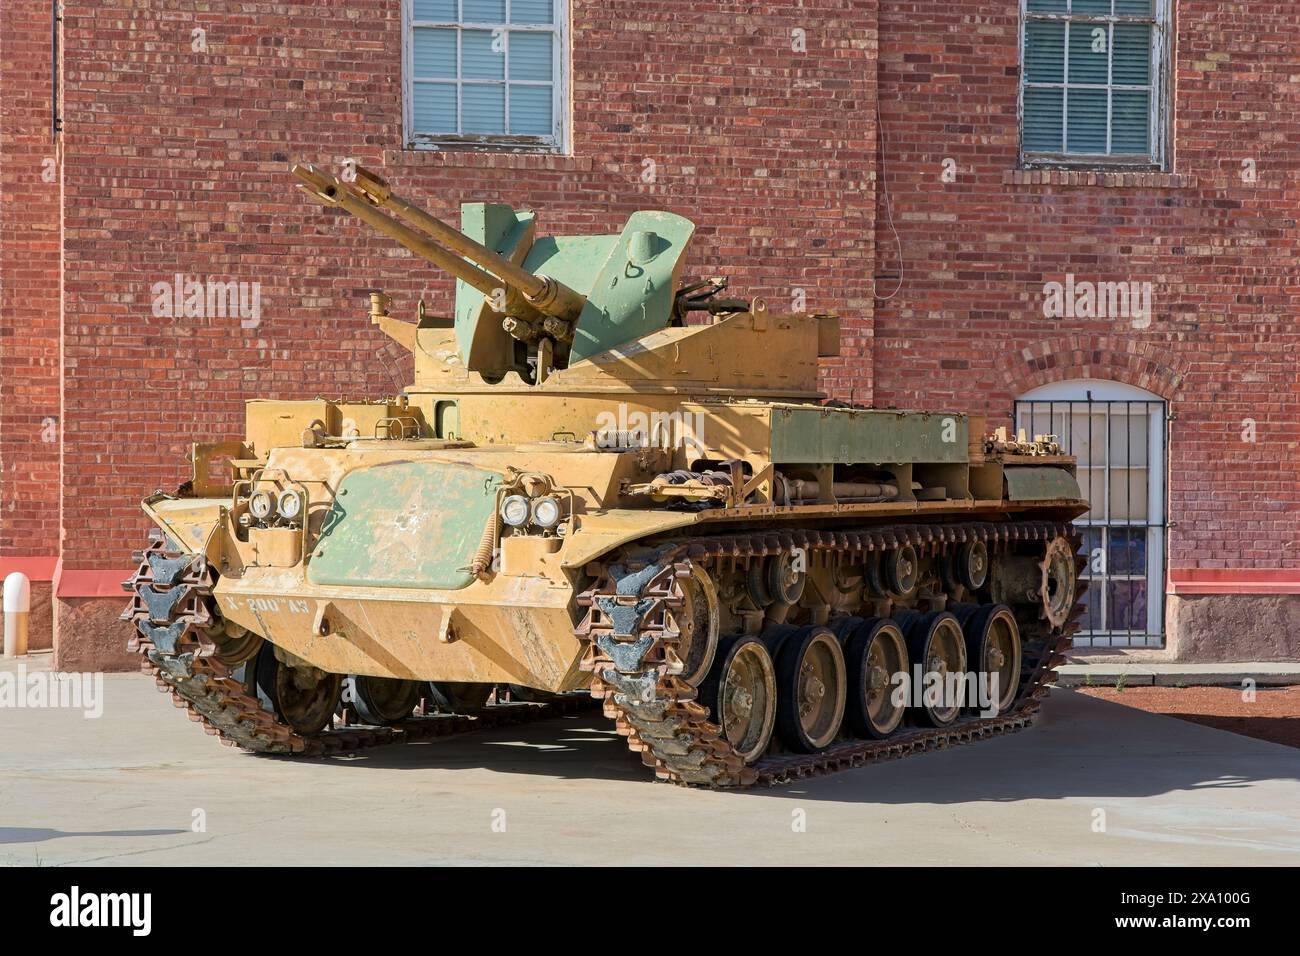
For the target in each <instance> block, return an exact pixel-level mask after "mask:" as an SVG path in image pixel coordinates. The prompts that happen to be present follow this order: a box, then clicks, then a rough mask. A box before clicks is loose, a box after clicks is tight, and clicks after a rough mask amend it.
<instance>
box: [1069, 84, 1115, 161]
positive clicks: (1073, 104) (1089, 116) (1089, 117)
mask: <svg viewBox="0 0 1300 956" xmlns="http://www.w3.org/2000/svg"><path fill="white" fill-rule="evenodd" d="M1067 102H1068V107H1069V115H1068V129H1067V130H1066V136H1065V148H1066V149H1067V150H1068V151H1069V152H1071V153H1104V152H1106V91H1105V90H1070V92H1069V100H1068V101H1067Z"/></svg>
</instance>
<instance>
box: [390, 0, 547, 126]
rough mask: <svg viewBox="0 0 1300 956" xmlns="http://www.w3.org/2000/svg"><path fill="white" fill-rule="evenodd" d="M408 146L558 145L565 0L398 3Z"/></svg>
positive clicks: (410, 0)
mask: <svg viewBox="0 0 1300 956" xmlns="http://www.w3.org/2000/svg"><path fill="white" fill-rule="evenodd" d="M403 12H404V15H405V17H406V21H407V26H406V29H405V34H404V35H405V43H404V50H403V63H404V71H405V77H404V79H405V83H404V86H405V91H406V93H405V119H406V141H407V144H408V145H410V146H416V147H418V146H439V145H466V146H489V147H491V146H507V147H516V148H536V149H563V148H564V146H565V129H566V127H567V122H566V117H565V109H566V101H567V86H568V56H569V53H568V36H567V33H568V11H567V0H405V3H404V4H403Z"/></svg>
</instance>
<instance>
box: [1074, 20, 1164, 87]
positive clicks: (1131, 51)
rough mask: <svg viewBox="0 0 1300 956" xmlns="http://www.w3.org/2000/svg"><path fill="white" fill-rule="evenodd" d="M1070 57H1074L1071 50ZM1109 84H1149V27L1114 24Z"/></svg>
mask: <svg viewBox="0 0 1300 956" xmlns="http://www.w3.org/2000/svg"><path fill="white" fill-rule="evenodd" d="M1070 56H1071V57H1073V56H1074V50H1073V48H1071V50H1070ZM1111 82H1113V83H1115V84H1116V85H1118V86H1147V85H1148V84H1149V83H1150V82H1151V25H1150V24H1149V23H1117V24H1115V66H1114V72H1113V74H1112V80H1111Z"/></svg>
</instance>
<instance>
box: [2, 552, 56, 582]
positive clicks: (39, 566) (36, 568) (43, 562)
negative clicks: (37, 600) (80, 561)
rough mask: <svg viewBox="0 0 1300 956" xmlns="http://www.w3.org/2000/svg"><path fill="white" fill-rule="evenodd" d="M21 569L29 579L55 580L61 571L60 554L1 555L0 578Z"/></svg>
mask: <svg viewBox="0 0 1300 956" xmlns="http://www.w3.org/2000/svg"><path fill="white" fill-rule="evenodd" d="M15 571H21V572H22V573H23V574H25V575H27V579H28V580H29V581H53V580H54V579H55V577H57V576H58V573H59V558H58V555H50V556H47V555H36V556H31V557H21V558H19V557H0V578H3V577H5V576H7V575H10V574H13V573H14V572H15Z"/></svg>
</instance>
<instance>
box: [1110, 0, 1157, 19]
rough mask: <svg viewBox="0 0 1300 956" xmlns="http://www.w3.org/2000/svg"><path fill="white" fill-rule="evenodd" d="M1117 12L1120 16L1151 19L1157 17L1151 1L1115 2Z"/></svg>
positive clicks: (1131, 0) (1124, 0)
mask: <svg viewBox="0 0 1300 956" xmlns="http://www.w3.org/2000/svg"><path fill="white" fill-rule="evenodd" d="M1115 12H1116V13H1117V14H1119V15H1120V16H1129V17H1150V16H1154V15H1155V11H1154V10H1152V9H1151V0H1115Z"/></svg>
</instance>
